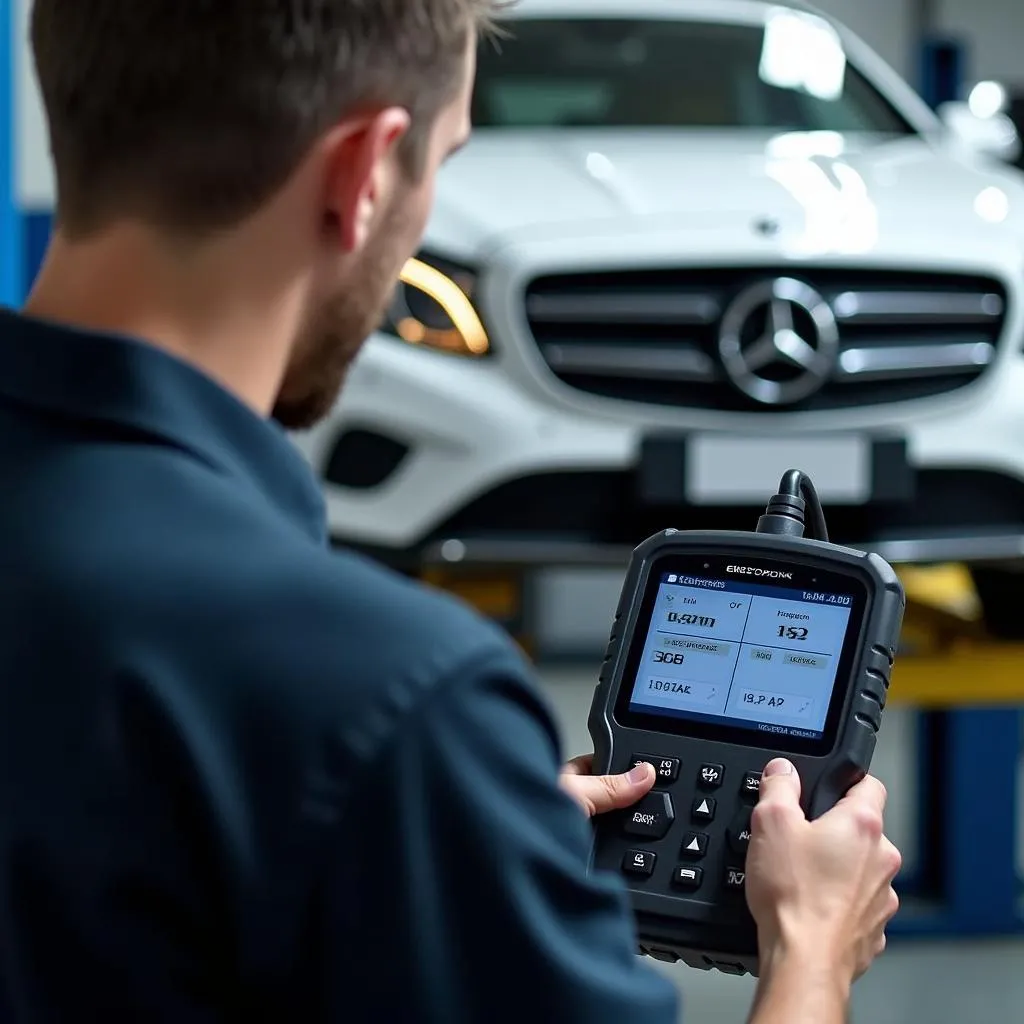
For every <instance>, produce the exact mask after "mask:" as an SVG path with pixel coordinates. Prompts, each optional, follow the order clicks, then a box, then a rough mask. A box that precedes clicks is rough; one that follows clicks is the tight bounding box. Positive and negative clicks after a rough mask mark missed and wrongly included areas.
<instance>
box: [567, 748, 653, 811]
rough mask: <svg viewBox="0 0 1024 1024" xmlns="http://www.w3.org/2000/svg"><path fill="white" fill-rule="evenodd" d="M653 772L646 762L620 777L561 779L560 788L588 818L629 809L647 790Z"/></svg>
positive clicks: (579, 776) (581, 776)
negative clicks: (625, 808)
mask: <svg viewBox="0 0 1024 1024" xmlns="http://www.w3.org/2000/svg"><path fill="white" fill-rule="evenodd" d="M655 778H656V776H655V773H654V768H653V767H652V766H651V765H649V764H648V763H647V762H646V761H645V762H643V763H642V764H638V765H636V766H635V767H634V768H631V769H630V770H629V771H628V772H624V773H623V774H621V775H563V776H562V787H563V788H564V789H565V791H566V792H567V793H568V794H569V795H570V796H571V797H572V798H573V799H574V800H575V801H576V802H577V803H578V804H579V805H580V806H581V807H582V808H583V809H584V810H585V811H586V812H587V814H589V815H590V816H591V817H593V816H594V815H595V814H606V813H607V812H608V811H617V810H621V809H622V808H624V807H631V806H632V805H633V804H635V803H636V802H637V801H638V800H639V799H640V798H641V797H642V796H644V795H646V793H647V792H648V791H649V790H650V788H651V787H652V786H653V785H654V781H655Z"/></svg>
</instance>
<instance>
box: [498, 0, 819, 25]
mask: <svg viewBox="0 0 1024 1024" xmlns="http://www.w3.org/2000/svg"><path fill="white" fill-rule="evenodd" d="M779 7H787V8H790V9H792V10H799V11H807V12H809V13H814V14H817V13H819V12H817V11H815V10H814V8H813V7H811V6H810V5H808V4H804V3H800V2H798V0H789V2H782V3H778V2H775V0H771V2H769V0H517V2H515V3H513V4H512V5H511V6H510V7H508V8H507V9H506V10H505V11H504V12H503V17H507V18H513V19H514V18H535V17H558V18H581V19H587V18H609V17H621V18H669V19H679V20H680V21H690V20H697V21H726V22H738V23H740V24H750V25H761V24H763V23H764V21H765V18H766V16H767V15H768V13H769V12H770V11H775V10H778V9H779Z"/></svg>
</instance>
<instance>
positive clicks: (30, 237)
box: [22, 213, 53, 289]
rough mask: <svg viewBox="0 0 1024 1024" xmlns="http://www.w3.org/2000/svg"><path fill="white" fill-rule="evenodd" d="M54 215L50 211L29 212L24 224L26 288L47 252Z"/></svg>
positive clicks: (23, 248) (23, 245)
mask: <svg viewBox="0 0 1024 1024" xmlns="http://www.w3.org/2000/svg"><path fill="white" fill-rule="evenodd" d="M52 226H53V217H52V216H51V215H50V214H49V213H28V214H26V215H25V217H24V221H23V226H22V259H23V266H24V278H23V280H24V282H25V288H26V289H28V288H29V287H30V286H31V284H32V282H33V280H35V276H36V273H37V272H38V270H39V267H40V265H41V264H42V262H43V256H44V255H45V254H46V243H47V242H48V241H49V238H50V229H51V227H52Z"/></svg>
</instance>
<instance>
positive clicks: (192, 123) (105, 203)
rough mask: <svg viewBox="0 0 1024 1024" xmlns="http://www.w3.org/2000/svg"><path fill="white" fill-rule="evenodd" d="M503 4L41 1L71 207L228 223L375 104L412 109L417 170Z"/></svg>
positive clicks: (70, 227) (45, 69)
mask: <svg viewBox="0 0 1024 1024" xmlns="http://www.w3.org/2000/svg"><path fill="white" fill-rule="evenodd" d="M500 6H502V3H501V0H205V2H204V0H35V6H34V9H33V12H32V22H31V33H32V48H33V51H34V54H35V62H36V71H37V74H38V76H39V83H40V87H41V90H42V95H43V101H44V105H45V108H46V114H47V119H48V122H49V128H50V144H51V150H52V154H53V161H54V167H55V171H56V179H57V206H58V217H59V220H60V223H61V227H62V229H63V230H64V231H65V232H66V233H68V234H72V235H83V234H88V233H89V232H91V231H94V230H96V229H97V228H99V227H101V226H102V225H103V224H104V223H106V222H108V221H109V220H111V219H112V218H114V217H123V216H134V217H139V218H141V219H143V220H146V221H149V222H153V223H157V224H159V225H160V226H165V227H168V228H172V229H180V230H182V231H186V232H194V231H206V230H216V229H218V228H223V227H225V226H228V225H230V224H233V223H236V222H237V221H239V220H242V219H243V218H245V217H246V216H248V215H249V214H251V213H252V212H254V211H255V210H256V209H258V208H259V207H260V206H261V205H262V204H263V203H265V202H266V201H267V200H268V199H269V198H270V197H271V196H272V195H273V194H274V193H275V192H276V191H277V190H278V189H280V188H281V187H282V186H283V185H284V183H285V182H286V181H287V180H288V178H289V177H290V175H291V174H292V173H293V172H294V171H295V169H296V168H297V167H298V165H299V163H300V162H301V160H302V158H303V157H304V156H305V154H306V153H307V152H308V150H309V148H310V147H311V146H312V145H313V143H314V142H315V140H316V139H317V138H318V136H320V135H321V134H322V133H323V132H325V131H327V130H328V129H329V128H330V126H331V125H332V124H333V123H334V122H336V121H337V120H339V119H340V118H341V117H342V116H344V115H345V114H346V113H348V112H351V111H352V110H354V109H357V108H358V107H360V106H362V105H371V104H379V105H397V106H403V107H406V108H407V109H408V110H409V111H410V113H411V114H412V117H413V128H412V130H411V131H410V133H409V136H408V138H407V140H406V142H405V143H404V144H403V145H404V147H405V151H406V155H407V158H408V159H407V163H408V164H409V166H410V170H412V171H413V172H415V165H416V163H417V162H418V160H419V158H420V151H421V150H422V149H423V148H424V146H423V142H424V138H425V136H426V135H427V134H428V132H429V128H430V125H431V123H432V122H433V120H434V118H435V117H436V115H437V113H438V112H439V111H440V109H441V108H442V107H443V106H444V104H445V103H447V102H449V101H450V98H451V97H452V96H453V95H454V94H455V90H456V89H457V87H458V85H459V84H460V82H461V75H462V69H463V67H464V64H463V60H462V57H463V55H464V53H465V52H466V47H467V46H468V45H469V43H470V41H471V34H476V33H478V32H480V31H481V30H483V29H485V28H487V27H488V26H489V25H490V23H491V19H492V17H493V16H494V15H495V14H496V12H497V10H498V8H499V7H500Z"/></svg>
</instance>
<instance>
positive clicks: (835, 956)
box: [747, 761, 900, 1024]
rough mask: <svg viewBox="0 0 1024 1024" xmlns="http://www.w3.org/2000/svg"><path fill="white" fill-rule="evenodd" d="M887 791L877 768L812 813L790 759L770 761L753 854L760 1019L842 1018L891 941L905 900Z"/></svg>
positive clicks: (818, 1022) (750, 872)
mask: <svg viewBox="0 0 1024 1024" xmlns="http://www.w3.org/2000/svg"><path fill="white" fill-rule="evenodd" d="M885 801H886V793H885V788H884V787H883V786H882V784H881V783H880V782H879V781H878V780H877V779H874V778H872V777H870V776H869V777H868V778H866V779H864V781H863V782H861V783H859V784H858V785H857V786H854V787H853V789H851V790H850V792H849V793H848V794H847V795H846V796H845V797H844V798H843V799H842V800H840V801H839V803H838V804H836V806H835V807H834V808H832V810H830V811H828V812H827V813H826V814H824V815H823V816H822V817H821V818H819V819H818V820H816V821H808V820H807V819H806V817H805V816H804V813H803V811H802V810H801V807H800V778H799V776H798V775H797V773H796V771H795V769H794V768H793V766H792V765H791V764H789V762H788V761H773V762H772V763H771V764H770V765H768V767H767V768H766V769H765V772H764V777H763V779H762V781H761V795H760V799H759V802H758V805H757V807H756V808H755V809H754V814H753V823H752V826H751V841H750V850H749V854H748V859H747V899H748V902H749V904H750V909H751V912H752V913H753V915H754V919H755V920H756V922H757V928H758V946H759V954H760V961H761V979H762V983H761V988H760V991H759V995H758V1002H757V1004H756V1006H755V1012H754V1016H753V1017H752V1018H751V1019H752V1021H754V1022H756V1024H769V1022H772V1024H774V1022H775V1021H785V1022H786V1024H803V1022H804V1021H814V1022H815V1024H831V1022H832V1021H835V1022H836V1024H839V1022H841V1021H843V1020H844V1019H845V1013H846V1003H847V1000H848V998H849V989H850V986H851V985H852V983H853V981H854V980H855V979H856V978H858V977H860V975H861V974H863V973H864V972H865V971H866V970H867V969H868V967H869V966H870V965H871V963H872V961H873V960H874V959H875V957H876V956H878V955H879V954H880V953H881V952H882V950H883V949H884V948H885V927H886V925H887V924H888V922H889V921H890V920H891V919H892V917H893V915H894V914H895V913H896V911H897V909H898V907H899V900H898V899H897V897H896V893H895V892H894V891H893V888H892V881H893V879H894V878H895V876H896V873H897V872H898V871H899V869H900V854H899V851H898V850H897V849H896V847H895V846H893V845H892V843H890V842H889V840H888V839H886V837H885V835H884V834H883V831H882V829H883V812H884V810H885Z"/></svg>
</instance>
